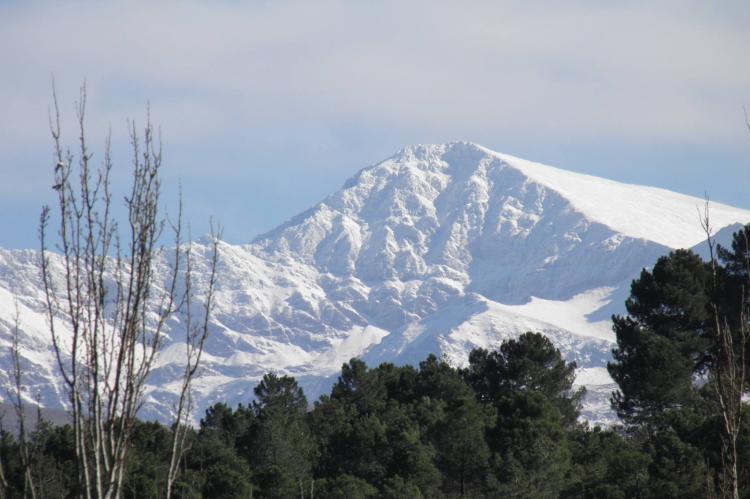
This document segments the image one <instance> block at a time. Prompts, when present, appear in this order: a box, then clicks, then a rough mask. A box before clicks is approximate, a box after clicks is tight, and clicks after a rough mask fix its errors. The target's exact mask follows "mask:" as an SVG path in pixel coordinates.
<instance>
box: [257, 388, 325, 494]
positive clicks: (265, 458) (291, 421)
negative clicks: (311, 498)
mask: <svg viewBox="0 0 750 499" xmlns="http://www.w3.org/2000/svg"><path fill="white" fill-rule="evenodd" d="M255 397H256V401H255V402H253V409H254V412H255V417H256V418H257V420H258V425H257V433H256V435H255V438H254V439H253V442H252V446H251V448H250V456H249V457H250V463H251V466H252V469H253V471H254V478H253V481H254V483H256V484H257V485H258V487H259V489H260V490H259V492H260V493H261V494H262V497H269V498H275V497H279V498H285V497H294V496H297V495H298V494H299V490H300V486H301V485H302V486H304V484H309V483H310V481H311V480H312V475H311V468H312V461H313V457H314V447H313V441H312V438H311V436H310V433H309V430H308V427H307V422H306V421H305V417H306V413H307V399H306V398H305V395H304V393H303V391H302V388H300V387H299V386H298V385H297V382H296V381H295V380H294V378H292V377H290V376H281V377H279V376H277V375H275V374H266V375H265V376H264V377H263V380H262V381H261V382H260V384H259V385H258V386H257V387H256V388H255Z"/></svg>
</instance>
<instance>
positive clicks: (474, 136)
mask: <svg viewBox="0 0 750 499" xmlns="http://www.w3.org/2000/svg"><path fill="white" fill-rule="evenodd" d="M747 22H750V7H749V6H748V4H747V3H746V2H729V1H727V2H720V3H718V2H717V3H715V4H711V5H708V4H705V3H704V2H682V1H681V2H677V1H674V2H672V1H663V2H628V3H624V2H623V3H620V2H593V1H575V2H553V1H548V2H520V1H519V2H498V1H485V0H473V1H471V2H455V1H448V0H438V1H429V2H428V1H421V0H420V1H395V0H385V1H381V2H366V1H360V0H354V1H352V0H320V1H314V2H310V1H289V0H279V1H265V0H257V1H248V2H233V1H224V2H200V1H186V2H178V1H164V2H147V1H136V2H132V1H129V2H125V1H121V2H111V3H103V2H94V1H79V2H33V3H31V2H30V3H24V2H17V3H13V4H5V5H1V6H0V68H2V71H3V77H2V78H0V109H2V110H3V116H2V119H0V150H3V151H5V152H6V160H5V161H0V174H4V175H5V178H10V176H14V178H17V177H18V176H19V175H20V174H18V173H17V172H16V171H15V170H14V168H15V167H14V166H11V164H10V162H9V161H8V160H7V152H8V151H10V152H11V153H12V154H11V155H10V156H12V157H13V158H19V157H22V156H24V155H26V154H27V153H28V156H29V157H30V158H32V159H33V161H32V160H30V162H29V164H28V165H27V166H28V168H29V169H30V170H29V171H31V172H33V173H31V174H30V175H29V176H28V178H27V179H26V180H25V182H27V183H28V185H27V186H26V187H23V186H21V185H20V184H19V183H17V182H16V181H15V180H14V183H13V185H11V184H9V183H3V185H2V186H0V196H6V197H12V196H20V195H23V196H26V195H27V193H28V192H30V191H32V190H33V189H34V188H36V187H32V186H36V185H38V182H37V183H34V182H36V179H37V178H38V175H37V173H40V172H42V171H46V170H43V169H44V168H47V166H45V165H46V163H45V162H44V161H43V160H46V159H47V157H48V156H46V155H47V154H48V150H49V141H48V135H47V128H46V126H47V105H48V102H49V75H50V74H51V73H54V74H55V75H56V78H57V80H58V88H59V91H60V94H61V99H62V101H63V104H64V108H63V110H64V111H65V112H66V113H67V115H68V116H72V112H71V111H72V107H71V106H70V104H69V103H70V102H71V101H72V100H73V97H74V96H75V90H76V89H77V86H78V84H79V83H80V80H81V79H82V78H84V77H85V78H86V79H87V81H88V88H89V97H90V101H89V102H90V113H89V118H90V129H91V130H92V132H93V135H94V136H93V137H92V139H93V140H99V139H101V135H102V134H103V131H104V130H105V129H106V124H107V123H112V125H113V127H114V133H115V137H116V138H118V137H123V136H124V127H123V126H122V125H123V122H124V119H125V118H126V117H131V118H133V117H134V118H137V119H138V118H142V117H143V110H144V103H145V101H146V100H147V99H150V100H151V101H152V103H153V115H154V116H155V120H156V121H157V122H158V123H160V124H161V125H162V126H163V128H164V130H165V136H166V137H165V139H166V141H167V145H168V146H174V145H179V147H180V148H181V153H182V154H183V155H185V154H190V151H191V148H194V149H193V150H195V151H196V153H195V156H196V157H202V158H205V157H206V156H209V157H213V156H211V155H210V154H209V153H206V152H205V150H206V149H207V148H211V147H213V148H216V149H221V150H222V153H225V156H226V158H224V160H223V161H220V160H217V161H216V162H215V163H214V164H212V165H211V168H210V169H206V165H205V164H204V163H198V162H196V163H190V162H189V161H188V162H185V163H184V164H182V165H181V168H182V169H183V170H182V171H183V172H185V173H186V174H188V175H190V174H198V171H199V170H201V169H202V170H203V171H204V172H210V174H211V175H222V176H225V177H227V178H239V177H242V175H243V173H241V172H240V171H241V170H242V169H243V168H247V165H248V164H251V163H254V162H253V161H252V159H253V158H246V157H244V156H243V155H245V154H247V151H248V149H250V148H251V147H254V148H256V149H261V148H264V147H267V148H269V150H270V149H273V150H274V151H278V150H281V149H283V148H284V144H285V143H288V142H289V141H298V142H299V143H300V144H303V145H302V146H301V147H303V149H304V151H315V150H316V146H315V142H316V141H319V142H321V145H320V146H317V148H318V150H319V152H320V154H321V155H322V154H325V153H326V152H330V151H332V150H335V151H339V150H341V146H340V145H339V144H336V141H343V140H348V141H350V142H354V143H358V144H364V146H366V147H369V151H375V150H377V151H380V150H381V149H380V148H379V147H380V145H381V140H382V142H387V143H388V148H391V147H393V146H392V145H391V142H393V140H392V139H391V138H388V139H387V140H386V139H381V138H380V137H377V136H366V137H355V139H356V140H352V137H351V136H346V137H345V138H341V137H340V136H338V135H337V134H339V135H346V133H347V132H349V131H351V132H350V133H352V134H354V133H358V132H357V131H360V132H359V133H370V132H371V131H376V132H377V133H381V134H385V133H387V131H388V130H398V131H399V133H400V134H402V135H403V136H404V137H405V138H404V139H403V140H401V141H399V142H400V143H399V144H397V145H396V147H398V146H401V145H404V143H405V142H407V141H410V140H411V139H412V138H413V137H416V138H418V139H419V138H425V139H426V140H450V139H469V140H483V138H485V137H500V138H502V142H503V143H505V144H513V143H522V142H523V143H526V144H529V143H536V142H545V141H552V140H554V141H556V142H557V143H571V144H583V143H594V144H596V143H603V142H607V141H609V142H612V141H621V142H623V143H626V142H627V143H638V142H639V141H644V142H648V143H650V144H653V143H654V142H664V143H691V144H702V145H705V146H706V147H707V148H711V147H714V148H717V149H718V148H724V147H729V148H732V147H734V148H735V149H737V147H738V144H741V143H744V141H745V140H746V137H745V133H746V132H745V130H744V128H743V123H742V111H741V109H742V105H743V104H746V103H748V104H750V65H748V64H747V63H746V61H747V57H746V52H747V47H749V46H750V31H748V30H747V29H746V25H747ZM341 130H344V131H343V132H342V131H341ZM72 137H73V136H72V135H71V138H72ZM488 145H490V146H495V145H497V144H496V143H494V144H493V143H489V144H488ZM201 148H202V150H201V151H199V149H201ZM394 148H395V147H394ZM39 151H43V155H42V153H40V152H39ZM168 152H169V151H168ZM355 152H356V151H355ZM355 152H353V153H352V157H356V158H357V159H356V160H354V161H355V162H354V163H353V164H352V165H351V166H352V168H355V167H357V166H360V165H362V164H363V163H364V162H365V161H368V160H370V159H372V158H369V157H358V156H357V155H356V154H355ZM389 152H392V150H390V149H389ZM511 152H513V151H512V150H511ZM264 154H265V155H266V156H267V155H268V153H264ZM300 156H302V153H298V152H297V153H293V154H291V155H290V156H289V157H286V158H278V159H279V161H280V162H281V163H280V164H279V165H278V167H279V169H280V170H283V169H284V168H285V165H284V164H283V162H284V161H287V162H289V161H294V160H298V159H299V158H300ZM39 158H41V160H40V159H39ZM255 159H257V158H255ZM303 159H304V158H303ZM532 159H534V158H532ZM309 161H310V164H311V165H317V166H319V165H323V164H325V161H324V159H322V158H321V157H316V158H312V157H311V158H309ZM255 163H258V162H257V161H256V162H255ZM262 164H264V165H266V164H267V162H263V163H262ZM297 166H299V165H297ZM560 166H573V165H560ZM281 181H282V180H278V181H275V182H277V183H279V182H281ZM18 182H20V183H23V182H24V180H22V179H21V180H19V181H18ZM20 193H24V194H20Z"/></svg>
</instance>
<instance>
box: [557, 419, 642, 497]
mask: <svg viewBox="0 0 750 499" xmlns="http://www.w3.org/2000/svg"><path fill="white" fill-rule="evenodd" d="M570 443H571V452H572V456H573V457H572V469H571V474H570V480H569V483H568V485H567V486H566V488H565V489H564V491H563V493H562V494H561V497H563V498H571V499H572V498H581V499H600V498H601V499H627V498H630V497H645V496H646V495H647V491H648V490H649V484H648V479H649V475H648V465H649V462H650V458H649V456H648V455H647V454H645V453H644V452H641V450H640V449H639V448H638V446H637V445H636V443H635V442H634V441H633V440H632V439H627V438H624V437H623V436H622V435H619V434H618V433H616V432H614V431H612V430H602V429H601V428H599V427H595V428H594V429H593V430H588V429H577V430H575V431H574V432H572V433H571V435H570Z"/></svg>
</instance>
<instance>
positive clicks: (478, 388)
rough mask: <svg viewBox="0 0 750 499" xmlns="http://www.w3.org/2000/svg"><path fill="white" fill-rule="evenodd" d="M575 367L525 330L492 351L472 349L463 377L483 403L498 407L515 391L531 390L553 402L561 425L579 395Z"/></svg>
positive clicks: (574, 411) (571, 418)
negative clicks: (575, 381)
mask: <svg viewBox="0 0 750 499" xmlns="http://www.w3.org/2000/svg"><path fill="white" fill-rule="evenodd" d="M575 369H576V364H575V362H565V360H564V359H563V358H562V356H561V355H560V352H559V350H557V349H556V348H555V346H554V345H553V344H552V342H551V341H550V340H549V339H548V338H547V337H546V336H544V335H542V334H539V333H525V334H522V335H521V336H519V338H518V339H510V340H506V341H504V342H503V344H502V345H500V350H498V351H495V352H488V351H487V350H484V349H481V348H478V349H476V350H473V351H472V352H471V353H470V354H469V367H468V368H467V369H466V370H465V371H464V377H465V378H466V381H467V382H468V383H469V385H470V386H471V387H472V388H473V389H474V391H475V392H476V394H477V396H478V397H479V400H480V401H481V402H483V403H485V404H490V405H494V406H495V407H499V406H500V405H501V404H502V403H504V401H505V400H506V399H507V398H508V397H511V396H513V395H515V394H517V393H520V392H535V393H539V394H541V395H542V396H543V397H544V398H545V399H547V400H549V401H550V402H551V403H552V404H553V405H554V406H555V408H556V409H557V410H558V411H559V415H560V416H561V417H562V418H563V423H564V424H565V425H572V424H574V423H575V420H576V418H577V417H578V410H579V405H580V400H581V398H582V396H583V390H579V391H573V381H574V380H575Z"/></svg>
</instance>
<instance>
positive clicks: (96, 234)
mask: <svg viewBox="0 0 750 499" xmlns="http://www.w3.org/2000/svg"><path fill="white" fill-rule="evenodd" d="M52 97H53V109H52V110H51V112H50V130H51V133H52V138H53V141H54V149H55V160H56V165H55V169H54V184H53V189H54V190H55V191H56V193H57V209H58V212H57V215H56V218H57V223H59V228H58V231H57V234H58V238H57V240H58V243H57V249H58V252H59V257H53V256H52V254H51V252H50V251H49V249H48V226H49V222H50V219H51V209H50V208H49V207H45V208H44V209H43V210H42V214H41V218H40V230H39V232H40V240H41V254H42V258H41V269H42V278H43V282H44V289H45V294H46V303H47V314H48V321H49V327H50V331H51V336H52V344H53V347H54V352H55V355H56V359H57V365H58V368H59V370H60V373H61V376H62V379H63V382H64V384H65V386H66V387H67V391H68V395H69V403H70V409H71V412H72V416H73V432H74V436H75V455H76V463H77V469H78V481H79V485H80V494H81V495H82V496H84V497H87V498H91V497H97V498H117V497H119V496H120V495H121V490H122V485H123V479H124V476H125V471H126V470H125V466H126V458H127V455H128V452H129V449H130V446H131V443H132V433H133V428H134V425H135V417H136V414H137V413H138V411H139V409H140V408H141V406H142V405H143V402H144V390H145V384H146V380H147V378H148V376H149V374H150V373H151V371H152V368H153V367H154V362H155V359H156V356H157V354H158V352H159V349H160V347H161V345H162V343H163V341H164V337H165V335H166V323H167V321H168V320H169V319H170V317H172V316H173V315H174V314H175V313H176V312H177V310H178V308H179V307H180V306H182V305H184V304H185V303H186V302H187V301H189V300H187V299H186V295H182V294H181V293H179V292H178V288H179V281H180V279H182V278H184V279H185V280H186V282H189V280H190V264H189V260H190V253H189V252H187V253H186V251H185V249H184V246H183V241H182V207H181V204H180V209H179V213H178V217H177V221H176V223H170V224H167V223H166V219H165V218H163V217H161V215H160V214H159V200H160V193H161V180H160V177H159V172H160V168H161V164H162V154H161V144H160V140H159V139H158V138H157V137H156V136H155V134H154V129H153V126H152V125H151V121H150V115H149V117H148V119H147V122H146V126H145V128H144V130H143V132H142V133H140V134H139V133H138V131H137V129H136V126H135V123H134V122H130V123H129V126H128V128H129V135H130V144H131V152H132V178H131V184H130V188H129V193H128V195H127V196H126V197H125V212H126V223H125V224H124V229H123V230H122V232H121V230H120V228H119V227H118V224H117V222H116V220H115V216H114V215H113V211H114V207H113V205H112V199H113V195H112V191H111V183H110V174H111V172H112V167H113V160H112V154H111V140H110V138H109V135H108V137H107V139H106V143H105V148H104V155H103V159H102V162H101V166H99V167H97V168H95V167H93V166H92V157H93V155H92V153H91V152H90V150H89V146H88V143H87V139H86V130H85V127H84V117H85V114H86V87H85V85H84V86H82V87H81V91H80V99H79V101H78V102H77V103H76V118H77V125H78V135H79V137H78V145H77V148H76V149H77V153H76V154H73V153H72V152H71V151H70V150H65V151H64V150H63V146H62V143H61V130H60V112H59V106H58V100H57V95H56V92H55V89H54V84H53V91H52ZM74 162H75V163H77V168H76V169H75V172H74V168H73V164H74ZM165 228H169V229H171V233H172V237H173V238H174V246H173V248H172V249H171V250H167V249H165V248H164V247H163V246H161V239H162V237H163V233H164V232H165ZM164 237H166V236H164ZM168 251H169V252H170V253H171V264H168V263H167V260H169V258H167V252H168ZM215 251H216V245H215V244H214V254H213V256H212V261H213V264H212V265H213V267H214V268H215V260H216V252H215ZM186 262H187V263H186ZM55 264H58V265H61V266H62V272H61V273H56V272H55V271H54V269H53V265H55ZM183 265H187V266H186V268H185V269H183V268H182V266H183ZM58 275H62V278H58V277H56V276H58ZM210 284H211V286H210V287H211V289H210V290H209V296H210V295H211V294H212V286H213V277H212V281H211V283H210ZM209 309H210V303H209V304H208V305H207V307H206V313H208V311H209ZM205 320H206V321H207V320H208V317H206V319H205ZM203 341H205V339H204V340H203ZM202 345H203V342H201V349H202ZM198 360H199V358H198V359H197V360H196V361H195V364H196V365H197V362H198ZM194 371H195V369H193V372H194ZM181 417H183V416H181V415H179V414H178V418H181Z"/></svg>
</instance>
